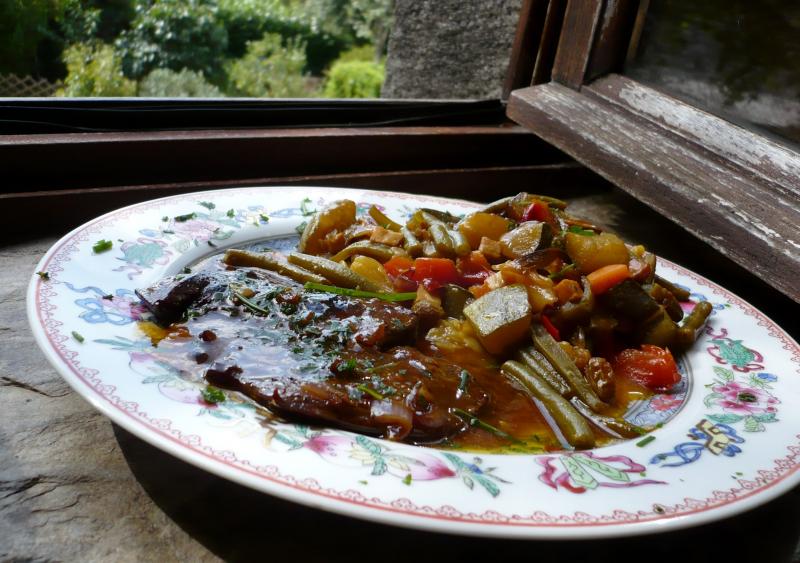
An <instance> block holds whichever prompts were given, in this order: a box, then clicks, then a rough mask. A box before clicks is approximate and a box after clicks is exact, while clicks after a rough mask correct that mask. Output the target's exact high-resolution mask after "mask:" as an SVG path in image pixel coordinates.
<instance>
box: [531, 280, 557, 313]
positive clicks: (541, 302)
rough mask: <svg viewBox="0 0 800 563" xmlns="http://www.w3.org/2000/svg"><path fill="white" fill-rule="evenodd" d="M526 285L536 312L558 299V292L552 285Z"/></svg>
mask: <svg viewBox="0 0 800 563" xmlns="http://www.w3.org/2000/svg"><path fill="white" fill-rule="evenodd" d="M526 287H527V288H528V301H529V302H530V304H531V307H532V308H533V312H535V313H538V312H539V311H541V310H543V309H544V308H545V307H547V306H548V305H553V304H554V303H556V302H557V301H558V297H557V296H556V292H555V291H553V289H552V288H551V287H545V286H541V285H526Z"/></svg>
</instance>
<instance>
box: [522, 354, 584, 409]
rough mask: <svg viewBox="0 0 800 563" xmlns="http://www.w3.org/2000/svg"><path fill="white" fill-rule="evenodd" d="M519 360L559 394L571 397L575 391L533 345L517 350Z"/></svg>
mask: <svg viewBox="0 0 800 563" xmlns="http://www.w3.org/2000/svg"><path fill="white" fill-rule="evenodd" d="M517 360H518V361H519V362H521V363H523V364H525V365H526V366H528V367H529V368H530V369H532V370H533V371H535V372H536V373H538V374H539V376H540V377H541V378H542V379H544V380H545V381H547V383H549V384H550V385H551V386H552V387H553V389H555V390H556V391H557V392H558V394H559V395H561V396H563V397H566V398H567V399H569V398H570V397H571V396H572V395H573V393H572V389H570V386H569V384H568V383H567V382H566V381H564V378H563V377H561V375H560V374H559V373H558V372H557V371H556V370H555V368H553V366H552V365H551V364H550V362H548V361H547V358H545V357H544V356H543V355H542V353H541V352H539V351H538V350H536V349H535V348H534V347H533V346H528V347H527V348H523V349H521V350H520V351H519V352H517Z"/></svg>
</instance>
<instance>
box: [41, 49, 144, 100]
mask: <svg viewBox="0 0 800 563" xmlns="http://www.w3.org/2000/svg"><path fill="white" fill-rule="evenodd" d="M62 57H63V60H64V64H66V66H67V77H66V78H65V79H64V86H63V87H62V88H60V89H59V90H58V91H57V92H56V95H57V96H70V97H76V96H78V97H80V96H107V97H116V96H135V95H136V82H134V81H133V80H129V79H127V78H125V76H124V75H123V74H122V66H121V64H120V61H119V59H117V58H116V56H115V54H114V48H113V47H112V46H111V45H107V44H104V43H95V44H90V43H76V44H75V45H70V46H69V47H67V48H66V49H65V50H64V52H63V54H62Z"/></svg>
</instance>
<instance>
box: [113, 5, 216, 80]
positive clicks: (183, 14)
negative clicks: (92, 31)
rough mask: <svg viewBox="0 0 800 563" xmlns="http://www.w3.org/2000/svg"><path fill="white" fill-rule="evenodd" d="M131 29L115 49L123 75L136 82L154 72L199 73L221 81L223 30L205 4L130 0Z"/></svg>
mask: <svg viewBox="0 0 800 563" xmlns="http://www.w3.org/2000/svg"><path fill="white" fill-rule="evenodd" d="M135 14H136V15H135V16H134V18H133V21H132V22H131V27H130V29H127V30H125V31H123V32H122V34H121V35H120V36H119V38H118V39H117V41H116V43H115V45H116V48H117V51H118V52H119V54H120V57H121V59H122V69H123V71H124V72H125V75H126V76H129V77H131V78H135V79H139V78H142V77H143V76H145V75H146V74H147V73H149V72H150V71H152V70H153V69H156V68H169V69H172V70H176V71H180V70H182V69H184V68H188V69H190V70H196V71H198V72H202V73H203V74H204V75H205V76H206V77H207V78H209V79H210V80H211V81H212V82H219V83H221V82H223V81H224V77H223V74H222V67H223V58H224V56H225V53H226V51H227V47H228V31H227V30H226V29H225V26H224V25H223V23H222V21H221V19H220V17H219V9H218V8H217V6H216V2H211V1H210V0H135Z"/></svg>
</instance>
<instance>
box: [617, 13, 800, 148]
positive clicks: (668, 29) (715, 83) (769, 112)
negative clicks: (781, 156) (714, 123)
mask: <svg viewBox="0 0 800 563" xmlns="http://www.w3.org/2000/svg"><path fill="white" fill-rule="evenodd" d="M649 4H650V6H649V10H648V13H647V17H646V19H645V25H644V29H643V32H642V35H641V40H640V43H639V46H638V49H637V52H636V56H635V58H634V60H633V61H632V62H631V63H629V64H628V67H627V69H626V74H628V75H629V76H631V77H632V78H635V79H637V80H640V81H641V82H644V83H647V84H649V85H652V86H654V87H656V88H659V89H661V90H663V91H665V92H667V93H669V94H672V95H675V96H677V97H679V98H683V99H685V100H686V101H688V102H690V103H692V104H694V105H697V106H699V107H702V108H704V109H706V110H708V111H710V112H712V113H715V114H717V115H720V116H722V117H725V118H727V119H730V120H732V121H736V122H739V123H742V124H744V125H747V126H749V127H751V128H753V127H754V128H757V129H759V130H761V131H768V132H771V133H772V134H774V135H776V136H778V137H779V138H781V139H783V140H784V141H789V143H790V144H794V145H795V146H796V145H797V144H798V143H800V2H798V1H797V0H651V1H650V2H649Z"/></svg>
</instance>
